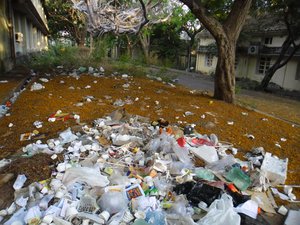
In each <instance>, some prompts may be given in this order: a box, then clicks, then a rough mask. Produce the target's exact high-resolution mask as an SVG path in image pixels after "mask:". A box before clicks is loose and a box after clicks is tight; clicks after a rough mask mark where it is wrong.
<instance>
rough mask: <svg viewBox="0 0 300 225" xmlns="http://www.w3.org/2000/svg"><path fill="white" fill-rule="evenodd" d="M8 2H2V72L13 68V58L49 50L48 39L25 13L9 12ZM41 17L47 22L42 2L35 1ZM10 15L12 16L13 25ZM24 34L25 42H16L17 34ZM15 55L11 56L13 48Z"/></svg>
mask: <svg viewBox="0 0 300 225" xmlns="http://www.w3.org/2000/svg"><path fill="white" fill-rule="evenodd" d="M7 2H8V1H4V0H0V71H1V72H4V71H8V70H10V69H11V68H12V66H13V62H14V60H13V57H12V55H14V54H15V56H16V57H20V56H24V55H26V54H29V53H32V52H37V51H41V50H44V49H47V48H48V38H47V36H46V35H45V34H43V33H42V32H41V31H40V30H39V29H37V27H36V26H35V25H34V22H33V21H31V20H30V19H29V18H28V17H27V15H26V14H25V13H21V12H19V11H14V10H13V11H11V12H8V5H7ZM33 2H34V4H35V6H36V8H37V11H38V12H39V15H40V16H41V18H42V20H43V21H46V17H45V13H44V10H43V7H42V5H41V1H40V0H34V1H33ZM8 13H10V14H11V19H12V21H11V24H10V23H9V18H8V15H7V14H8ZM9 24H10V26H11V29H13V34H14V35H13V40H11V38H10V31H9ZM17 33H20V34H23V41H17V40H16V34H17ZM11 45H13V48H14V49H15V53H14V54H11V48H12V46H11Z"/></svg>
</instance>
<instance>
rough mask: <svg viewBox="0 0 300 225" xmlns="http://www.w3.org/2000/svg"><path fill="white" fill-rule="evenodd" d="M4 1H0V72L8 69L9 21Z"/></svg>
mask: <svg viewBox="0 0 300 225" xmlns="http://www.w3.org/2000/svg"><path fill="white" fill-rule="evenodd" d="M6 8H7V5H6V1H2V0H1V1H0V72H3V71H6V70H10V69H11V68H12V63H11V62H10V57H11V48H10V39H9V23H8V15H7V11H6Z"/></svg>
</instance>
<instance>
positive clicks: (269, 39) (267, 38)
mask: <svg viewBox="0 0 300 225" xmlns="http://www.w3.org/2000/svg"><path fill="white" fill-rule="evenodd" d="M272 42H273V38H271V37H266V38H265V44H266V45H271V44H272Z"/></svg>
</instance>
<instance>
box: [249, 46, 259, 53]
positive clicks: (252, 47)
mask: <svg viewBox="0 0 300 225" xmlns="http://www.w3.org/2000/svg"><path fill="white" fill-rule="evenodd" d="M248 54H249V55H257V54H258V46H257V45H251V46H249V48H248Z"/></svg>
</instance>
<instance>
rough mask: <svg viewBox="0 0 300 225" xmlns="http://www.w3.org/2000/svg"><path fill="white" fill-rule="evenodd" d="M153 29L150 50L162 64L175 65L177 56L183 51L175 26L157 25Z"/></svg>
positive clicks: (182, 44) (169, 24) (183, 47)
mask: <svg viewBox="0 0 300 225" xmlns="http://www.w3.org/2000/svg"><path fill="white" fill-rule="evenodd" d="M153 28H154V29H153V35H152V40H153V42H152V49H153V50H154V51H155V52H156V54H157V55H158V57H159V59H161V60H162V61H164V64H168V61H169V62H173V63H175V62H176V58H177V56H178V55H179V54H180V53H182V52H184V50H185V46H184V43H183V42H182V41H181V40H180V37H179V35H178V32H177V30H176V28H175V26H174V25H173V24H171V23H168V24H157V25H156V26H154V27H153Z"/></svg>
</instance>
